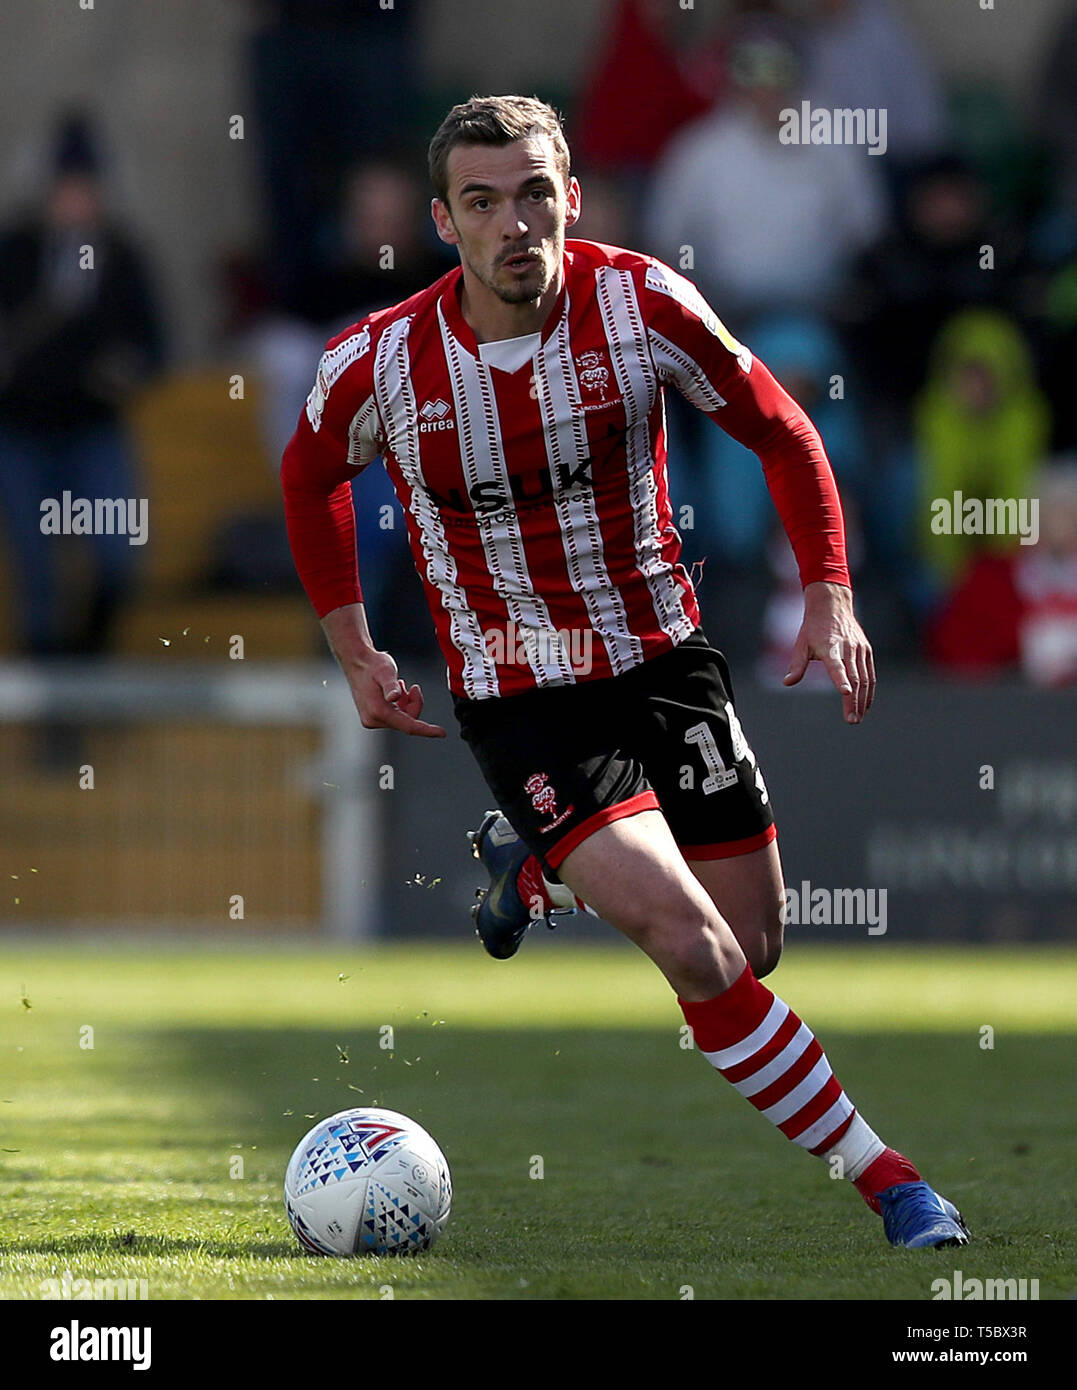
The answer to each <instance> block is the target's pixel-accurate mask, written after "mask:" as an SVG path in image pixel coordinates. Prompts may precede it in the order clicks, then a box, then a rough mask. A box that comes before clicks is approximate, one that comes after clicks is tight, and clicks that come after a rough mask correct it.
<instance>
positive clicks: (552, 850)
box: [282, 96, 968, 1246]
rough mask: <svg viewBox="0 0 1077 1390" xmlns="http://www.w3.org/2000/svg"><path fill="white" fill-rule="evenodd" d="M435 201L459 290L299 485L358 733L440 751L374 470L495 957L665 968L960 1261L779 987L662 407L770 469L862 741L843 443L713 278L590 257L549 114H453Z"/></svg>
mask: <svg viewBox="0 0 1077 1390" xmlns="http://www.w3.org/2000/svg"><path fill="white" fill-rule="evenodd" d="M430 172H431V178H432V182H433V185H434V189H435V193H436V196H435V197H434V199H433V203H432V209H431V210H432V215H433V218H434V222H435V225H436V228H437V232H438V235H439V236H440V237H441V239H442V240H443V241H445V242H447V243H448V244H450V245H452V246H455V247H456V248H457V249H458V251H459V255H460V265H459V267H458V268H455V269H453V270H451V271H450V272H449V273H448V274H446V275H445V276H443V277H442V278H441V279H440V280H438V281H437V282H436V283H435V284H433V285H431V286H430V287H429V288H428V289H426V290H424V291H422V292H421V293H419V294H417V295H414V296H413V297H412V298H411V299H408V300H405V301H404V302H403V303H402V304H397V305H395V306H393V307H392V308H388V309H384V310H381V311H379V312H376V313H372V314H369V315H367V317H366V318H364V319H363V320H361V321H360V322H359V323H357V324H356V325H354V327H352V328H349V329H347V330H346V331H345V332H344V333H341V334H340V335H338V336H337V337H335V338H333V339H332V340H331V341H330V342H329V344H328V346H327V348H326V352H325V355H324V357H323V358H322V360H321V364H320V366H319V368H318V373H317V379H316V381H315V384H314V388H313V390H312V391H311V394H310V397H309V398H308V401H307V405H306V409H305V411H304V412H303V414H302V415H301V416H300V419H299V423H298V427H297V429H296V433H295V436H294V437H293V439H292V441H291V443H290V444H289V445H288V447H287V449H286V450H285V454H284V459H283V464H282V483H283V488H284V495H285V508H286V514H287V520H288V528H289V536H290V540H291V546H292V552H293V555H294V558H295V563H296V567H297V569H298V572H299V575H300V578H301V579H302V582H303V584H304V586H305V588H306V591H307V594H308V596H309V597H310V599H311V601H312V603H313V604H314V607H315V609H316V611H317V613H318V615H319V617H320V618H321V620H322V624H323V627H324V630H325V633H326V636H327V638H328V640H329V644H330V646H331V647H332V650H333V652H334V653H335V655H336V657H337V659H338V661H339V663H340V665H341V668H342V670H343V671H344V674H345V676H346V677H347V680H348V683H349V685H350V687H351V691H352V694H353V697H354V699H355V704H356V706H357V708H358V711H359V716H360V719H361V721H362V723H363V725H364V727H366V728H392V729H399V730H401V731H402V732H404V733H407V734H413V735H416V736H418V737H426V738H441V737H444V735H445V730H444V729H442V728H440V727H438V726H436V725H433V724H430V723H428V722H426V721H424V720H423V719H422V718H421V715H422V708H423V698H422V692H421V691H420V689H419V688H418V686H416V685H411V686H409V685H407V683H406V682H405V681H403V680H402V679H401V678H400V676H399V674H398V670H397V666H396V663H395V662H394V660H393V658H392V656H391V655H390V654H389V653H388V652H384V651H379V650H378V648H377V647H376V646H375V645H374V642H373V640H372V638H371V636H370V631H369V628H368V625H367V619H366V614H365V611H364V607H363V602H362V592H361V590H360V585H359V574H358V565H357V557H356V547H355V520H354V513H353V506H352V498H351V492H350V484H351V480H352V478H353V477H354V476H355V475H356V473H357V472H358V471H359V470H360V469H362V468H363V467H365V466H366V465H367V464H369V463H370V462H371V461H372V460H373V459H375V458H376V457H378V456H379V455H380V456H381V457H382V458H383V460H384V462H385V465H386V467H387V468H388V470H389V473H390V476H391V477H392V480H393V483H394V486H395V488H396V491H397V495H398V496H399V498H400V501H401V503H402V505H403V507H404V510H405V513H406V517H407V527H408V536H409V540H410V544H411V549H412V553H413V556H414V560H415V564H416V567H417V569H418V572H419V574H420V576H421V578H422V581H423V584H424V586H425V590H426V595H427V599H428V601H429V604H430V609H431V612H432V615H433V619H434V625H435V628H436V630H437V636H438V640H439V643H440V646H441V649H442V652H443V653H444V656H445V660H446V662H447V665H448V677H449V686H450V689H451V691H452V694H453V697H454V708H455V713H456V717H457V720H458V722H459V724H460V728H461V732H462V735H463V737H464V739H465V740H466V742H467V743H468V744H469V746H470V747H471V749H472V752H473V753H474V755H475V757H476V759H477V761H478V764H479V766H480V768H481V770H482V772H483V775H484V777H485V779H486V782H487V784H488V785H489V787H490V789H491V791H492V792H493V794H494V796H495V797H496V799H497V802H498V806H499V807H500V811H495V812H490V813H488V814H487V816H486V818H485V820H484V821H483V824H482V826H481V827H480V829H479V831H478V832H477V833H476V834H475V835H474V836H473V844H474V848H475V851H476V853H477V854H478V856H479V857H480V858H481V859H482V861H483V863H484V864H485V866H486V867H487V869H488V870H489V871H490V874H491V880H492V882H491V886H490V890H489V892H488V894H487V896H486V897H485V898H484V900H483V902H482V903H481V905H480V907H479V910H478V915H477V923H478V929H479V934H480V936H481V938H482V940H483V944H484V945H485V947H486V949H487V950H488V951H489V952H490V954H491V955H494V956H496V957H499V958H506V957H508V956H511V955H512V954H513V953H514V952H515V950H516V948H517V947H518V945H519V943H520V940H521V939H522V937H523V935H524V933H525V932H526V930H527V928H528V926H529V925H530V923H531V921H532V911H531V907H532V904H533V903H535V904H537V905H538V908H539V913H538V915H542V913H544V912H546V911H552V910H555V909H556V908H558V907H566V906H567V907H571V906H573V905H577V906H580V905H583V904H587V905H588V906H589V907H590V908H591V909H593V910H594V911H595V912H596V913H597V914H598V915H599V916H600V917H602V918H604V919H605V920H606V921H607V922H609V923H611V924H612V925H613V926H614V927H616V928H618V929H619V930H620V931H621V932H623V933H624V934H625V935H626V936H627V937H628V938H629V939H630V940H631V941H634V942H635V943H636V945H638V946H639V947H640V948H641V949H642V950H643V951H644V952H646V954H647V955H648V956H649V957H650V958H651V960H653V961H654V963H655V964H656V965H657V966H658V968H659V970H661V972H662V974H663V975H664V976H665V978H666V980H667V981H668V982H669V984H670V986H671V987H672V988H673V989H674V991H675V992H676V995H677V999H678V1003H679V1004H680V1007H681V1009H682V1011H683V1013H684V1017H685V1019H686V1020H687V1022H688V1024H689V1025H690V1027H691V1029H692V1032H693V1035H694V1038H695V1041H696V1044H697V1046H698V1047H699V1048H700V1049H701V1051H702V1052H703V1053H704V1055H705V1056H706V1057H707V1059H708V1060H709V1061H710V1062H711V1064H712V1065H713V1066H714V1067H715V1068H716V1069H717V1070H718V1071H719V1072H720V1073H721V1074H722V1075H723V1076H724V1077H725V1078H726V1079H727V1080H728V1081H730V1082H732V1084H733V1085H734V1086H735V1087H736V1089H737V1090H738V1091H740V1093H741V1094H742V1095H743V1096H744V1097H745V1098H746V1099H747V1100H748V1101H749V1102H750V1103H751V1104H752V1105H754V1106H755V1107H756V1108H757V1109H759V1110H760V1111H762V1113H763V1114H764V1115H765V1116H766V1117H767V1118H768V1119H769V1120H771V1121H772V1122H773V1123H774V1124H775V1125H777V1126H778V1128H779V1129H780V1130H781V1131H782V1133H783V1134H785V1135H786V1137H787V1138H789V1139H791V1140H793V1142H794V1143H796V1144H798V1145H800V1146H801V1147H802V1148H805V1149H807V1150H808V1151H809V1152H811V1153H813V1154H816V1155H819V1156H820V1157H822V1158H824V1159H826V1160H828V1161H830V1162H831V1164H832V1171H839V1172H841V1173H842V1174H843V1176H844V1177H846V1178H848V1179H850V1180H851V1181H852V1182H853V1183H854V1184H855V1186H856V1187H857V1189H858V1190H859V1192H860V1193H861V1195H862V1196H863V1197H864V1199H865V1201H866V1202H867V1203H868V1205H869V1206H871V1207H872V1209H873V1210H875V1211H876V1212H878V1213H880V1214H881V1216H882V1218H883V1223H884V1229H885V1233H886V1235H887V1237H888V1239H889V1240H890V1241H891V1243H892V1244H894V1245H906V1246H928V1245H932V1246H935V1245H961V1244H964V1243H965V1242H966V1240H967V1238H968V1232H967V1228H966V1226H965V1224H964V1222H963V1221H962V1219H961V1216H960V1214H959V1213H958V1211H957V1210H956V1208H955V1207H954V1206H953V1204H952V1203H950V1202H948V1201H947V1200H946V1199H945V1198H942V1197H939V1196H938V1195H937V1194H936V1193H935V1192H934V1191H933V1190H932V1189H931V1188H930V1187H929V1186H928V1184H927V1183H926V1182H924V1181H923V1180H922V1179H921V1177H920V1174H919V1173H918V1172H917V1170H916V1169H915V1168H914V1167H913V1165H912V1164H911V1163H910V1162H909V1161H908V1159H906V1158H904V1157H903V1156H902V1155H901V1154H899V1153H897V1152H896V1151H895V1150H894V1149H891V1148H887V1147H886V1146H885V1145H884V1143H883V1142H882V1140H881V1139H879V1138H878V1137H877V1135H876V1134H875V1133H874V1132H873V1131H872V1130H871V1129H870V1128H869V1126H868V1124H867V1123H866V1121H865V1120H864V1119H863V1118H862V1117H861V1115H860V1114H859V1113H858V1112H857V1111H856V1110H855V1108H854V1107H853V1104H852V1102H851V1101H850V1100H849V1098H848V1097H847V1096H846V1094H845V1092H844V1090H843V1089H842V1087H841V1085H840V1083H839V1082H838V1080H837V1078H836V1077H835V1076H834V1074H833V1073H832V1071H831V1069H830V1065H829V1063H828V1062H827V1059H826V1056H825V1054H824V1053H823V1050H822V1048H821V1047H820V1045H819V1043H818V1042H817V1041H816V1039H815V1037H814V1036H813V1034H812V1033H811V1031H810V1029H809V1028H808V1026H807V1025H806V1024H805V1023H803V1022H801V1020H800V1019H799V1018H798V1017H797V1016H796V1014H795V1013H793V1011H792V1010H791V1009H790V1008H789V1007H788V1005H786V1004H785V1003H784V1002H783V1001H782V1000H781V999H779V998H778V997H777V996H776V995H774V994H773V993H771V991H770V990H769V989H768V988H767V987H766V986H765V985H764V984H762V983H761V982H760V977H761V976H764V975H766V974H767V973H768V972H769V971H771V970H773V969H774V967H775V965H776V964H777V961H778V956H779V954H780V951H781V942H782V915H781V908H782V902H783V883H782V870H781V863H780V860H779V856H778V849H777V844H776V838H775V837H776V831H775V826H774V819H773V816H772V814H771V810H770V805H769V799H768V796H767V791H766V786H765V783H764V781H763V778H762V775H761V773H760V770H759V767H758V765H757V763H756V759H755V755H754V754H753V752H752V750H751V748H750V747H749V745H748V743H747V741H746V739H745V737H744V734H743V732H742V730H741V727H740V725H739V723H738V721H737V716H736V713H735V711H734V707H733V697H732V690H731V687H730V681H729V673H728V670H727V668H726V664H725V661H724V659H723V657H722V656H721V654H720V653H719V652H718V651H716V650H714V648H713V647H712V646H711V645H710V643H709V641H708V640H707V638H706V637H705V636H704V634H703V632H702V630H701V628H700V617H699V609H698V605H697V603H696V597H695V594H694V592H693V587H692V584H691V582H690V579H689V577H688V575H687V573H686V572H685V569H684V568H683V566H682V565H681V564H680V563H679V555H680V540H679V537H678V534H677V531H676V529H675V527H674V525H673V521H672V513H671V505H670V499H669V494H668V489H667V484H666V465H665V438H664V409H663V392H664V390H665V389H666V388H667V387H672V388H674V389H675V390H678V391H680V392H681V393H682V394H683V395H684V396H686V397H687V399H688V400H689V401H690V402H691V403H692V404H693V405H694V406H696V407H698V409H700V410H701V411H703V412H704V413H705V414H707V415H708V416H710V418H711V419H712V420H713V421H714V422H715V424H717V425H720V426H721V427H722V428H723V429H725V430H727V431H729V433H730V434H732V435H733V437H734V438H736V439H738V440H739V441H740V442H741V443H742V444H745V445H747V446H748V447H749V448H751V449H753V450H754V451H755V452H756V453H757V454H758V455H759V458H760V460H761V461H762V465H763V468H764V471H765V475H766V480H767V484H768V487H769V489H770V492H771V495H772V496H773V498H774V502H775V504H776V506H777V509H778V512H779V514H780V516H781V519H782V522H783V524H784V526H785V529H786V531H787V533H788V535H789V539H790V542H791V544H792V546H793V549H794V551H795V553H796V556H797V560H798V563H799V567H800V573H801V579H802V581H803V585H804V622H803V626H802V628H801V630H800V634H799V636H798V638H797V641H796V644H795V647H794V651H793V657H792V662H791V667H790V671H789V674H788V676H787V677H786V683H787V684H795V683H796V682H797V681H799V680H800V679H801V677H802V676H803V675H804V672H805V670H806V669H807V666H808V663H809V662H810V661H813V660H818V661H821V662H823V663H824V664H825V666H826V669H827V671H828V672H829V673H830V676H831V679H832V680H833V682H834V684H835V686H836V687H837V688H838V690H839V691H840V693H841V700H842V710H843V713H844V717H845V719H846V720H847V721H848V722H849V723H853V724H855V723H858V722H859V721H860V720H861V719H863V717H864V716H865V714H866V713H867V711H868V709H869V707H870V705H871V701H872V696H873V692H874V686H875V673H874V667H873V661H872V653H871V648H870V646H869V645H868V642H867V640H866V638H865V636H864V634H863V632H862V631H861V628H860V626H859V624H858V622H857V620H856V618H855V616H854V614H853V605H852V595H851V591H850V587H849V573H848V568H847V565H846V560H845V553H844V530H843V522H842V513H841V506H840V502H839V499H838V495H837V491H836V489H835V485H834V479H833V475H832V473H831V469H830V465H829V462H828V460H827V457H826V454H825V452H824V450H823V446H822V443H821V441H820V439H819V436H818V434H817V432H816V430H815V429H814V427H813V426H812V424H811V422H810V420H809V419H808V418H807V416H806V415H805V414H804V412H803V411H802V410H801V409H800V407H799V406H798V405H797V404H796V403H795V402H794V401H793V400H792V399H791V398H790V397H789V395H788V394H787V393H786V392H785V391H784V390H783V389H782V388H781V387H780V386H779V385H778V384H777V382H776V381H775V380H774V378H773V377H772V376H771V374H770V373H769V372H768V371H767V369H766V367H765V366H764V365H763V363H762V362H760V361H758V360H753V357H752V354H751V352H750V351H749V350H748V349H747V348H746V347H743V346H742V345H741V344H740V343H738V342H737V341H736V340H735V339H734V338H733V337H732V336H731V334H730V333H729V332H728V330H727V329H726V328H725V326H724V325H723V324H722V323H721V321H720V320H719V319H718V318H717V317H716V315H715V314H714V312H713V311H712V309H711V308H710V307H709V306H708V305H707V303H706V302H705V301H704V300H703V298H702V296H701V295H700V294H699V292H698V291H697V290H696V289H695V287H694V286H693V285H692V284H691V283H690V282H689V281H688V280H686V279H685V278H684V277H682V276H681V275H679V274H677V273H676V272H675V271H673V270H671V269H670V268H669V267H668V266H665V265H663V264H662V263H661V262H659V261H656V260H655V259H654V258H653V257H650V256H647V255H641V254H638V253H636V252H633V251H627V250H622V249H619V248H617V247H611V246H602V245H598V244H595V243H592V242H587V241H575V240H568V241H566V239H565V232H566V228H568V227H570V226H571V225H572V224H573V223H574V222H575V221H576V220H577V219H578V217H579V214H580V186H579V183H578V182H577V180H576V179H575V178H573V177H572V175H571V171H570V163H569V152H568V148H567V146H566V143H565V139H564V135H563V133H562V130H561V126H560V123H559V121H558V118H557V115H556V113H555V112H554V111H553V110H552V108H550V107H549V106H547V105H546V104H545V103H543V102H541V101H539V100H537V99H535V98H525V97H518V96H506V97H481V98H480V97H475V98H472V99H471V100H470V101H468V102H465V103H463V104H462V105H459V106H455V107H454V108H453V109H452V110H451V111H450V112H449V113H448V115H447V116H446V117H445V119H444V121H443V122H442V124H441V126H440V127H439V129H438V131H437V132H436V134H435V135H434V138H433V141H432V142H431V145H430ZM685 766H689V767H691V768H692V769H693V771H694V774H695V775H694V776H692V777H685V776H683V775H682V769H683V768H684V767H685ZM834 1160H840V1162H839V1163H837V1164H835V1163H834Z"/></svg>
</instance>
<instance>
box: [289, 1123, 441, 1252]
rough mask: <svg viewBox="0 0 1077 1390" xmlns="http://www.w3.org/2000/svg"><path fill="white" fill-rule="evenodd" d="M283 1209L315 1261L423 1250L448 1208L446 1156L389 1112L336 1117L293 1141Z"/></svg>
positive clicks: (414, 1126) (419, 1128)
mask: <svg viewBox="0 0 1077 1390" xmlns="http://www.w3.org/2000/svg"><path fill="white" fill-rule="evenodd" d="M284 1205H285V1209H286V1210H287V1212H288V1220H289V1221H290V1222H291V1223H292V1230H293V1231H295V1233H296V1235H297V1236H298V1237H299V1240H300V1243H301V1244H302V1245H303V1246H304V1247H305V1248H306V1249H307V1250H310V1251H311V1252H313V1253H314V1254H316V1255H402V1254H411V1253H414V1252H416V1251H420V1250H429V1249H430V1247H431V1246H432V1245H433V1244H434V1242H435V1241H436V1240H437V1238H438V1236H439V1235H440V1234H441V1232H442V1230H443V1229H444V1226H445V1223H446V1221H448V1219H449V1209H450V1207H451V1205H452V1180H451V1178H450V1176H449V1165H448V1164H447V1163H446V1161H445V1155H444V1154H443V1153H442V1152H441V1150H440V1149H439V1148H438V1146H437V1144H435V1142H434V1141H433V1139H431V1137H430V1135H429V1134H427V1132H426V1130H425V1129H423V1128H422V1126H421V1125H417V1124H416V1123H415V1121H414V1120H409V1119H408V1117H407V1116H406V1115H399V1114H397V1112H396V1111H395V1110H380V1109H371V1108H370V1107H367V1108H365V1109H359V1110H342V1111H341V1112H340V1114H339V1115H331V1116H330V1117H329V1119H327V1120H322V1121H321V1122H320V1123H319V1124H316V1125H315V1126H314V1128H313V1129H312V1130H311V1131H310V1133H309V1134H307V1135H304V1137H303V1138H302V1139H301V1140H300V1141H299V1144H298V1145H297V1146H296V1150H295V1152H294V1153H293V1154H292V1157H291V1160H290V1162H289V1164H288V1171H287V1173H286V1174H285V1176H284Z"/></svg>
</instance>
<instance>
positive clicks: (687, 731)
mask: <svg viewBox="0 0 1077 1390" xmlns="http://www.w3.org/2000/svg"><path fill="white" fill-rule="evenodd" d="M453 704H454V708H455V711H456V717H457V719H458V721H459V723H460V732H461V734H462V736H463V738H464V740H465V742H466V743H467V744H468V746H469V747H470V748H471V751H472V753H474V755H475V758H476V761H477V762H478V764H479V767H480V769H481V770H482V774H483V777H484V778H485V779H486V785H487V786H488V787H489V788H490V791H491V793H492V794H493V796H494V798H495V800H496V802H497V805H498V806H499V808H500V809H501V811H502V812H503V813H504V814H505V816H507V818H508V820H509V822H510V824H511V825H512V826H513V828H514V829H515V831H516V833H517V834H518V835H519V836H520V837H521V838H522V839H523V840H524V842H525V843H526V844H527V845H528V846H530V848H531V849H532V850H533V851H534V852H535V853H536V854H537V855H538V856H539V858H540V859H541V860H542V861H543V862H544V864H545V865H546V867H547V868H548V869H554V870H556V868H557V866H558V865H559V864H560V863H561V861H562V860H563V859H564V858H565V856H566V855H568V854H569V853H570V852H571V851H572V850H574V849H575V848H576V846H577V845H579V844H581V843H582V842H583V841H584V840H585V839H586V838H587V837H588V835H591V834H593V833H594V831H596V830H598V829H599V828H600V827H601V826H603V825H608V824H609V823H610V822H611V821H615V820H619V819H620V818H621V817H623V816H631V815H635V814H636V813H637V812H639V811H645V810H661V811H662V813H663V815H664V816H665V818H666V820H667V822H668V823H669V827H670V829H671V830H672V832H673V838H674V839H675V840H676V841H677V844H678V845H679V846H680V849H681V852H682V853H683V855H684V857H685V858H686V859H724V858H728V857H732V856H733V855H738V854H748V853H750V852H751V851H752V850H755V849H761V848H762V847H763V846H764V845H766V844H768V843H769V842H770V841H771V840H773V839H774V838H775V834H776V831H775V827H774V816H773V814H772V813H771V809H770V798H769V796H768V795H767V789H766V785H765V783H764V781H763V777H762V774H761V773H760V771H759V768H758V766H757V764H756V760H755V754H754V753H753V752H752V750H751V748H750V747H749V746H748V743H747V740H746V739H745V738H744V734H743V732H742V731H741V727H740V723H739V721H738V719H737V716H736V714H735V712H734V707H733V690H732V684H731V682H730V678H729V668H728V666H727V665H726V661H725V657H724V656H723V655H722V654H721V652H719V651H716V650H715V649H714V648H713V647H712V646H711V645H710V643H709V642H708V641H707V639H706V637H705V636H704V635H703V633H702V632H701V631H699V630H698V629H697V631H696V632H694V633H693V634H692V636H691V637H689V638H687V639H686V640H685V641H684V642H682V643H681V644H680V645H679V646H677V647H675V648H674V649H673V650H672V651H669V652H665V653H664V654H663V655H662V656H658V657H654V658H653V659H652V660H650V661H645V662H643V663H641V664H640V665H639V666H634V667H632V669H631V670H629V671H626V672H624V674H622V675H619V676H613V677H610V678H607V679H603V680H593V681H582V682H580V684H578V685H559V686H547V687H545V688H543V689H540V690H530V691H526V692H524V693H523V694H522V695H508V696H504V697H501V698H495V699H490V700H464V699H461V698H459V697H458V696H457V697H454V699H453Z"/></svg>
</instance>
